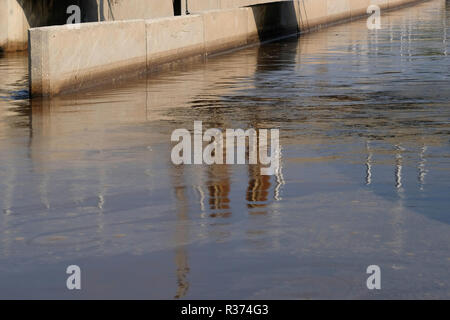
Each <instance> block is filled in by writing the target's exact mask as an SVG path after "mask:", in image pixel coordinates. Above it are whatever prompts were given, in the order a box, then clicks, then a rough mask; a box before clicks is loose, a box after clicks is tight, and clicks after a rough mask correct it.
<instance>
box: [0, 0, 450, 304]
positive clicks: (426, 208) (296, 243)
mask: <svg viewBox="0 0 450 320" xmlns="http://www.w3.org/2000/svg"><path fill="white" fill-rule="evenodd" d="M447 10H448V9H447V8H446V7H445V2H444V1H441V0H433V1H430V2H427V3H423V4H420V5H418V6H417V7H411V8H407V9H404V10H401V11H395V12H392V13H389V14H385V15H383V16H382V25H383V28H382V29H381V30H377V31H368V30H367V28H366V27H365V21H356V22H353V23H349V24H345V25H340V26H335V27H331V28H329V29H326V30H321V31H318V32H316V33H311V34H306V35H303V36H302V37H301V38H300V39H297V38H291V39H286V40H283V41H277V42H274V43H268V44H265V45H262V46H260V47H251V48H246V49H244V50H241V51H237V52H234V53H230V54H227V55H223V56H215V57H209V58H208V59H207V61H206V63H203V62H193V63H189V64H186V65H185V66H183V67H180V68H178V69H176V70H167V71H165V72H164V73H161V74H158V75H151V76H147V77H145V79H137V80H136V81H132V82H130V83H128V84H126V85H121V86H117V87H111V88H106V89H104V90H97V91H95V92H89V93H83V94H75V95H68V96H61V97H56V98H54V99H51V100H46V99H42V100H39V99H35V100H32V101H28V100H27V99H25V97H26V95H24V94H23V93H21V92H23V91H25V92H26V74H27V65H26V63H27V62H26V61H27V60H26V57H19V56H5V57H3V58H1V59H0V72H1V74H2V76H1V77H0V207H1V209H2V215H1V216H0V251H1V255H2V258H3V259H2V261H1V262H0V270H1V271H2V273H0V274H1V275H0V282H2V284H3V283H4V284H5V285H6V286H7V288H14V290H13V289H11V290H9V289H3V290H0V297H3V296H4V295H7V296H8V294H10V293H11V292H21V295H25V296H26V295H27V294H29V295H33V294H35V293H36V292H39V293H42V292H45V290H46V289H42V288H43V287H44V288H48V286H47V284H45V285H42V282H39V284H40V285H41V286H39V288H36V289H33V288H32V289H30V290H29V291H26V290H24V291H23V292H25V291H26V292H27V293H23V294H22V291H21V290H20V288H18V289H16V288H15V285H16V283H13V282H12V281H13V280H11V279H13V278H11V277H10V275H11V273H10V269H11V266H18V267H17V270H16V272H17V274H20V276H21V277H23V278H24V279H27V277H28V275H27V274H26V273H25V271H24V270H25V269H26V268H29V269H32V270H34V269H33V268H37V269H39V270H36V271H32V272H31V271H30V272H31V273H30V276H29V277H30V278H32V279H37V280H36V281H44V280H41V279H46V277H44V276H41V274H40V272H42V273H43V274H44V275H47V276H48V277H47V278H49V277H52V275H53V273H52V272H50V271H47V270H48V269H47V268H46V266H48V265H56V264H58V263H64V264H65V263H66V262H68V261H70V263H73V261H80V263H82V262H86V261H87V260H89V259H91V260H89V263H87V262H86V266H91V265H92V264H93V265H95V264H96V263H99V264H100V262H99V261H104V260H102V259H107V258H108V257H112V258H114V259H116V258H117V257H120V258H117V259H118V260H120V261H126V262H128V260H127V259H128V258H126V257H125V258H123V256H121V255H126V254H128V255H143V256H145V257H146V258H147V260H146V261H150V262H148V264H144V265H142V266H141V265H137V264H130V265H127V268H128V269H130V270H136V272H138V271H139V270H140V268H141V269H143V270H145V271H144V272H143V273H145V274H146V276H145V277H143V278H142V279H141V281H140V282H139V285H141V286H143V287H146V288H150V289H148V290H146V291H145V290H144V291H145V292H143V293H142V296H143V297H145V298H149V295H150V296H151V297H155V298H161V297H165V298H173V297H175V298H180V299H181V298H197V297H200V298H201V297H216V296H217V295H219V296H217V297H224V298H230V297H233V298H240V297H243V298H274V297H277V298H283V297H286V298H311V297H324V298H329V297H331V298H334V297H366V295H367V294H368V293H367V292H366V291H364V290H363V291H361V290H362V289H361V290H360V289H359V288H360V279H359V278H357V276H356V275H359V274H360V273H361V270H363V269H364V268H360V266H361V265H364V266H365V267H367V265H370V264H373V263H377V264H380V265H381V266H382V268H383V270H385V272H386V275H387V276H389V277H390V279H392V284H391V285H392V286H395V288H389V287H387V288H386V290H384V291H383V293H382V296H383V297H389V295H392V296H394V297H400V296H401V297H404V296H402V294H404V293H405V292H414V293H415V294H417V296H419V297H425V296H426V297H430V296H437V297H448V290H447V291H446V288H448V279H449V278H448V262H447V261H450V260H448V256H449V255H448V242H449V234H450V233H449V232H448V231H449V227H450V226H449V224H450V217H449V215H448V194H447V193H448V184H449V179H450V178H449V175H448V172H449V170H450V167H449V162H448V159H449V153H448V151H449V134H450V128H449V123H448V119H449V118H450V116H449V110H448V101H449V98H450V97H449V95H448V90H447V88H448V81H449V80H450V79H449V73H448V61H447V60H446V59H448V58H447V46H448V43H447V41H446V34H447V25H448V21H447V19H448V18H447V15H446V12H447ZM194 120H201V121H203V123H204V124H205V125H206V124H207V126H208V127H210V128H213V127H214V128H220V129H221V130H222V131H223V130H224V128H244V129H245V128H255V129H262V128H279V129H280V140H281V141H280V144H281V145H282V152H283V154H282V158H281V160H282V161H281V164H280V167H279V169H278V171H277V172H276V174H275V175H274V176H261V174H260V172H261V167H260V166H259V165H248V164H247V165H211V166H207V165H192V166H178V167H176V166H174V165H172V163H171V162H170V150H171V147H172V146H171V144H170V134H171V133H172V131H173V130H174V129H177V128H189V127H190V126H191V125H192V123H193V122H194ZM257 132H258V130H257ZM258 141H259V139H258ZM249 152H250V150H248V149H247V153H249ZM224 156H226V155H224ZM92 261H95V262H92ZM113 261H114V264H115V263H118V262H117V261H115V260H113ZM349 261H351V263H350V262H349ZM174 262H175V263H174ZM103 263H104V262H103ZM109 263H110V262H108V263H104V264H103V265H102V264H100V265H101V267H99V269H102V270H104V272H107V271H108V270H111V267H110V264H109ZM36 265H39V266H40V267H35V266H36ZM104 265H107V266H108V267H106V268H104V267H103V266H104ZM393 265H395V268H394V267H393ZM330 266H333V267H330ZM58 268H59V266H58ZM127 268H124V269H127ZM396 268H403V269H402V273H401V274H400V273H395V270H397V269H396ZM29 269H27V270H29ZM364 270H365V269H364ZM393 270H394V271H393ZM429 270H432V271H430V272H427V271H429ZM166 271H167V273H165V272H166ZM33 272H36V273H39V274H36V273H33ZM417 274H423V277H420V279H416V278H417V277H416V275H417ZM109 278H111V279H114V281H117V283H119V287H120V288H121V290H123V294H124V295H126V294H127V293H130V291H131V289H130V288H127V287H126V286H123V288H122V286H120V284H124V283H126V281H127V279H128V278H127V277H125V276H116V275H115V274H112V275H111V276H110V277H109ZM413 278H414V279H415V280H414V281H411V279H413ZM155 279H156V280H155ZM305 279H306V280H305ZM111 281H113V280H111ZM305 281H306V283H307V285H305ZM23 282H24V283H25V282H26V281H25V280H24V281H23ZM30 283H31V282H30ZM33 283H34V282H33ZM51 285H53V284H50V285H49V286H51ZM386 285H388V284H386ZM55 286H56V285H55ZM113 286H114V285H112V284H111V286H109V284H108V285H106V284H104V283H92V285H91V288H94V287H95V288H96V289H98V290H99V291H100V292H102V293H104V292H107V293H106V295H108V294H110V291H111V290H109V289H105V288H111V287H113ZM446 286H447V287H446ZM97 287H98V288H97ZM2 288H3V287H2ZM217 288H221V290H220V293H217V290H218V289H217ZM314 288H322V289H321V290H318V291H317V292H316V291H314V290H313V289H314ZM348 288H350V289H348ZM27 290H28V289H27ZM133 292H135V291H133ZM162 292H164V293H162ZM343 292H344V293H343ZM49 294H50V295H51V293H49ZM83 294H85V295H87V296H89V295H92V296H95V294H94V293H91V291H89V290H86V291H84V292H83ZM222 295H223V296H222Z"/></svg>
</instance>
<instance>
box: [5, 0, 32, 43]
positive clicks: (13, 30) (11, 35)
mask: <svg viewBox="0 0 450 320" xmlns="http://www.w3.org/2000/svg"><path fill="white" fill-rule="evenodd" d="M28 27H29V25H28V22H27V19H26V17H25V14H24V11H23V10H22V7H21V6H20V5H19V3H18V2H17V1H16V0H0V49H1V50H5V51H17V50H25V49H26V47H27V41H26V34H27V30H28Z"/></svg>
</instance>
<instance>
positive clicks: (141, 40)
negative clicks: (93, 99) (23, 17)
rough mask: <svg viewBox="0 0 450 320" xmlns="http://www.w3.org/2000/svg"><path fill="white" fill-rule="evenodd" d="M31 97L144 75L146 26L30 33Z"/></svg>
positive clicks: (97, 25) (59, 28)
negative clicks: (140, 73) (142, 73)
mask: <svg viewBox="0 0 450 320" xmlns="http://www.w3.org/2000/svg"><path fill="white" fill-rule="evenodd" d="M29 39H30V49H29V59H30V64H29V65H30V79H31V82H30V91H31V94H32V95H53V94H57V93H61V92H66V91H76V90H79V89H82V88H86V87H90V86H92V85H98V84H100V83H105V82H111V81H116V80H119V79H121V78H124V77H128V76H132V75H133V74H136V73H139V72H145V69H146V57H147V45H146V30H145V21H144V20H134V21H133V20H131V21H117V22H103V23H86V24H81V25H80V28H79V29H74V28H72V27H71V26H70V25H65V26H55V27H44V28H35V29H30V31H29Z"/></svg>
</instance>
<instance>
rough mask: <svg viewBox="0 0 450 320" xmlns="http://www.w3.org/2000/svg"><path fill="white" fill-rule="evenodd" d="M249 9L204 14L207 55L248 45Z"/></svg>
mask: <svg viewBox="0 0 450 320" xmlns="http://www.w3.org/2000/svg"><path fill="white" fill-rule="evenodd" d="M248 10H249V9H248V8H239V9H228V10H215V11H208V12H207V13H205V14H202V17H203V24H204V34H205V51H206V53H212V52H218V51H222V50H226V49H230V48H234V47H239V46H242V45H245V44H247V34H248V22H247V21H248Z"/></svg>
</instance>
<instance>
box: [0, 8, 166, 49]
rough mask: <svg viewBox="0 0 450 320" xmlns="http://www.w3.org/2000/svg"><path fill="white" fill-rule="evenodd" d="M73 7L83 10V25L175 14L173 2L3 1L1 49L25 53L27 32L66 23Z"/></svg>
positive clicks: (0, 13)
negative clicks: (31, 29)
mask: <svg viewBox="0 0 450 320" xmlns="http://www.w3.org/2000/svg"><path fill="white" fill-rule="evenodd" d="M71 5H77V6H79V7H80V9H81V22H82V23H85V22H99V21H118V20H128V19H151V18H159V17H169V16H173V15H174V11H173V3H172V0H114V1H111V0H58V1H49V0H0V49H2V50H4V51H18V50H26V48H27V45H28V29H29V28H35V27H42V26H53V25H63V24H66V23H67V18H68V17H69V16H70V14H67V8H68V7H69V6H71Z"/></svg>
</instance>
